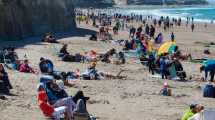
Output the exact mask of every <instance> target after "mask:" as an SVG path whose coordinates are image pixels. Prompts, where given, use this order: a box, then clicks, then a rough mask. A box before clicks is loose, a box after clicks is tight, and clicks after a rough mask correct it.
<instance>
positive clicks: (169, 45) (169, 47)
mask: <svg viewBox="0 0 215 120" xmlns="http://www.w3.org/2000/svg"><path fill="white" fill-rule="evenodd" d="M175 48H176V43H175V42H172V41H168V42H165V43H163V44H162V45H161V46H160V47H159V48H158V50H157V54H158V55H161V54H163V53H170V54H172V53H173V51H174V50H175Z"/></svg>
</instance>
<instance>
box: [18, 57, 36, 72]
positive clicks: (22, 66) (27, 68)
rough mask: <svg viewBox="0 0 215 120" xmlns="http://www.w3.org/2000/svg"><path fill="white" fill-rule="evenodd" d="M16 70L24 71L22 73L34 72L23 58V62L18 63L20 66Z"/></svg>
mask: <svg viewBox="0 0 215 120" xmlns="http://www.w3.org/2000/svg"><path fill="white" fill-rule="evenodd" d="M18 70H19V72H24V73H36V72H35V71H34V69H33V68H31V67H30V66H29V62H28V60H24V62H23V63H21V64H20V67H19V69H18Z"/></svg>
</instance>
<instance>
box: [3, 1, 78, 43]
mask: <svg viewBox="0 0 215 120" xmlns="http://www.w3.org/2000/svg"><path fill="white" fill-rule="evenodd" d="M74 18H75V14H74V10H73V4H72V0H0V40H2V39H3V40H17V39H22V38H24V37H29V36H34V35H41V34H44V33H46V32H68V31H71V30H72V29H74V28H75V27H76V24H75V19H74Z"/></svg>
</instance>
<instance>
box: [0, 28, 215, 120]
mask: <svg viewBox="0 0 215 120" xmlns="http://www.w3.org/2000/svg"><path fill="white" fill-rule="evenodd" d="M79 27H81V28H87V29H91V30H97V28H92V27H91V26H89V25H85V24H81V25H79ZM214 31H215V26H214V25H213V26H209V27H208V28H207V29H205V28H204V27H203V24H199V25H198V28H197V30H196V31H195V32H193V33H192V32H191V31H190V29H189V28H187V29H186V28H185V27H183V28H177V29H175V30H174V32H175V34H176V41H177V44H178V45H179V47H180V49H182V50H183V51H187V52H191V53H192V55H193V57H194V58H202V57H210V58H214V57H215V46H213V47H210V48H209V49H210V51H211V52H212V54H211V55H210V56H206V55H204V54H203V50H204V49H205V47H204V45H202V44H199V43H198V44H197V43H196V42H215V33H214ZM169 33H170V32H164V35H165V39H166V40H167V39H169ZM114 38H115V39H128V33H127V32H126V31H123V32H120V33H119V35H117V36H114ZM36 41H38V39H32V40H24V41H18V42H7V43H1V45H0V46H1V47H2V46H5V45H9V44H10V45H11V44H12V45H16V46H20V47H19V48H18V49H17V50H16V51H17V53H18V55H19V56H20V58H23V56H24V55H25V54H26V55H27V57H28V59H29V60H30V64H31V65H32V66H33V67H34V68H37V69H38V62H39V58H40V57H46V58H49V59H51V60H52V61H54V64H55V66H56V69H57V70H63V71H71V70H75V69H76V68H79V69H80V70H81V71H84V70H85V69H86V67H87V64H83V63H66V62H62V61H59V58H58V57H57V56H56V55H55V50H54V48H57V49H58V48H60V47H61V46H62V45H61V44H48V43H40V42H36ZM59 41H60V42H61V43H68V44H69V50H70V52H72V53H76V52H84V51H88V50H91V49H96V50H97V51H98V52H105V51H106V50H108V49H110V48H112V47H114V48H117V49H120V48H121V47H119V46H115V45H113V44H110V43H103V42H92V41H88V37H84V36H83V37H77V36H74V37H66V38H63V39H60V40H59ZM183 65H184V68H185V70H186V72H187V74H188V76H192V77H193V79H192V80H189V81H188V82H174V81H170V82H169V84H170V86H171V87H172V90H173V94H174V96H173V97H164V96H160V95H158V93H159V90H160V89H161V88H162V80H161V79H154V78H151V77H150V74H149V73H148V71H147V69H146V68H145V67H144V66H142V65H140V64H137V63H132V62H131V61H130V62H128V63H127V64H126V65H120V66H116V65H113V64H104V63H99V64H98V66H97V68H98V70H99V71H105V72H109V73H112V74H116V73H117V72H118V71H119V70H120V69H127V70H128V71H126V72H124V73H123V75H128V79H126V80H102V81H93V80H92V81H76V82H75V83H76V85H75V87H73V88H66V91H67V92H68V93H69V94H70V95H73V94H74V93H75V91H77V90H83V91H84V93H85V95H86V96H89V97H90V98H91V100H90V102H89V103H88V104H87V107H88V110H89V112H90V113H91V114H93V115H95V116H96V117H98V119H99V120H177V119H179V118H180V117H181V116H182V114H183V112H184V110H185V109H186V108H187V107H188V105H189V104H190V103H192V102H196V103H200V104H202V105H204V106H206V107H213V108H215V99H208V98H203V97H202V91H201V89H200V88H199V85H201V84H204V83H202V82H200V81H199V78H200V74H199V66H200V64H194V63H190V62H183ZM7 71H8V72H9V76H10V80H11V82H12V85H13V86H14V89H13V90H12V93H13V94H15V96H7V98H8V100H5V101H3V100H0V120H45V118H44V116H43V114H42V113H41V111H40V110H39V108H38V106H37V103H36V86H37V84H38V81H39V76H38V75H33V74H24V73H19V72H14V71H10V70H7Z"/></svg>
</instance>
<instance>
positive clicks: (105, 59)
mask: <svg viewBox="0 0 215 120" xmlns="http://www.w3.org/2000/svg"><path fill="white" fill-rule="evenodd" d="M114 54H116V49H114V48H113V49H110V50H109V51H107V52H106V53H105V54H103V55H101V61H102V62H105V63H110V62H111V60H110V57H111V56H113V55H114Z"/></svg>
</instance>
